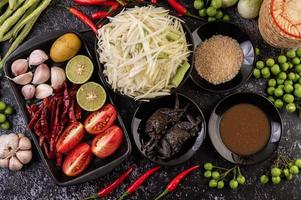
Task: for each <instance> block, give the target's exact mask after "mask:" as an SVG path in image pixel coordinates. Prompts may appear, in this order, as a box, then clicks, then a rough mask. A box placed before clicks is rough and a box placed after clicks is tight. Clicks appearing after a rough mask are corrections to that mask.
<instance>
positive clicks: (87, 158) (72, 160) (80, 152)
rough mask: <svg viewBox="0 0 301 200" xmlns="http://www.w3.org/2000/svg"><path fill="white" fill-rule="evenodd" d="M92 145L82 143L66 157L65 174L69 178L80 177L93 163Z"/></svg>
mask: <svg viewBox="0 0 301 200" xmlns="http://www.w3.org/2000/svg"><path fill="white" fill-rule="evenodd" d="M92 157H93V154H92V153H91V147H90V145H88V144H86V143H80V144H79V145H77V146H76V147H75V148H74V149H73V150H72V151H71V152H70V153H69V154H68V155H67V157H66V159H65V160H64V163H63V172H64V174H66V175H67V176H78V175H79V174H80V173H82V172H83V171H84V170H85V169H86V168H87V167H88V165H89V163H90V162H91V161H92Z"/></svg>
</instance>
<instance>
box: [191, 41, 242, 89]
mask: <svg viewBox="0 0 301 200" xmlns="http://www.w3.org/2000/svg"><path fill="white" fill-rule="evenodd" d="M220 55H224V56H223V57H221V56H220ZM243 58H244V55H243V52H242V49H241V48H240V46H239V44H238V42H237V41H236V40H234V39H232V38H231V37H228V36H222V35H214V36H212V37H211V38H209V39H208V40H205V41H204V42H202V43H201V44H200V46H199V47H197V49H196V54H195V68H196V70H197V72H198V74H199V75H200V76H201V77H202V78H204V79H205V80H206V81H208V82H210V83H212V84H214V85H218V84H222V83H225V82H228V81H230V80H232V79H233V78H234V77H235V76H236V75H237V74H238V72H239V70H240V67H241V64H242V62H243Z"/></svg>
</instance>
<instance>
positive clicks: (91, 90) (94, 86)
mask: <svg viewBox="0 0 301 200" xmlns="http://www.w3.org/2000/svg"><path fill="white" fill-rule="evenodd" d="M106 98H107V94H106V92H105V90H104V88H103V87H102V86H101V85H99V84H98V83H95V82H88V83H85V84H84V85H82V86H81V87H80V88H79V89H78V91H77V94H76V100H77V103H78V105H79V106H80V107H81V108H82V109H84V110H86V111H89V112H93V111H96V110H98V109H100V108H101V107H102V106H103V105H104V103H105V102H106Z"/></svg>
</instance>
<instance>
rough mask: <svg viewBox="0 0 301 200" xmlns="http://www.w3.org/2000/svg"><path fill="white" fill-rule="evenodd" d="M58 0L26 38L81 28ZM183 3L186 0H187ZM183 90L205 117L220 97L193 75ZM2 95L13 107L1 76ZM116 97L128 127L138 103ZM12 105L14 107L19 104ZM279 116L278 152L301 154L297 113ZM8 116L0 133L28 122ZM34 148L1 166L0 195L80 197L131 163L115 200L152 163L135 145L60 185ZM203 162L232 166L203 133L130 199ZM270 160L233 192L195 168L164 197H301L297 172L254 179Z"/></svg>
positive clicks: (245, 25)
mask: <svg viewBox="0 0 301 200" xmlns="http://www.w3.org/2000/svg"><path fill="white" fill-rule="evenodd" d="M59 2H60V1H58V0H54V1H53V4H52V6H50V7H49V8H48V9H47V11H46V12H44V13H43V15H42V17H41V18H40V19H39V21H38V22H37V24H36V26H35V27H34V29H33V31H32V32H31V34H30V36H29V38H32V37H34V36H36V35H39V34H42V33H44V32H48V31H52V30H60V29H65V28H72V29H82V28H85V27H84V25H83V24H82V23H81V22H79V21H78V20H76V19H75V18H74V17H73V16H71V15H70V14H68V12H66V10H63V9H62V8H60V7H57V6H56V5H55V4H56V3H59ZM61 2H63V1H61ZM64 2H67V3H70V2H71V1H70V0H68V1H64ZM183 2H189V1H188V0H186V1H183ZM82 9H84V8H82ZM95 9H96V8H89V9H84V10H85V11H87V12H91V11H92V10H95ZM229 12H230V13H232V14H231V15H232V16H233V18H234V20H233V21H234V22H235V23H236V24H238V25H239V26H240V27H242V29H244V30H245V31H246V32H247V33H249V34H250V35H251V36H252V39H253V40H254V42H255V44H256V45H258V46H259V47H260V48H261V50H262V51H264V52H265V53H266V55H265V56H273V55H274V54H275V53H276V52H278V51H277V50H275V49H272V48H270V47H269V46H268V45H266V44H264V42H263V41H262V40H261V38H260V36H259V33H258V29H257V24H256V21H252V20H251V21H250V20H242V19H240V18H239V16H238V15H237V14H236V12H235V9H233V10H230V11H229ZM184 19H185V20H186V21H187V23H188V24H189V26H190V27H191V29H192V30H194V29H195V28H196V27H198V26H199V25H201V23H200V22H197V21H192V20H190V19H187V18H184ZM85 38H86V39H87V41H89V42H90V44H91V45H90V46H91V50H93V49H92V48H93V41H94V39H93V37H92V35H91V34H86V35H85ZM5 48H6V45H4V46H3V45H2V46H0V53H1V54H2V53H3V51H4V50H3V49H5ZM263 88H265V83H264V82H263V81H258V80H254V79H253V78H251V80H250V81H249V82H248V83H246V84H245V85H244V86H243V87H242V88H240V89H239V91H252V92H258V93H260V94H264V91H263ZM181 92H183V93H185V94H187V95H188V96H190V97H191V98H192V99H194V100H195V101H196V102H197V103H198V104H199V105H200V107H201V108H202V109H203V111H204V114H205V116H206V118H207V119H208V117H209V115H210V111H211V110H212V108H213V107H214V105H215V104H216V103H217V102H218V101H219V100H220V99H221V98H222V97H223V96H224V95H212V94H209V93H207V92H205V91H202V90H200V89H199V88H197V87H196V86H195V85H194V84H193V83H192V82H191V80H188V82H187V83H186V84H185V85H184V86H183V88H182V89H181ZM1 100H4V101H5V102H8V103H10V104H12V105H14V106H15V107H16V103H15V100H14V98H13V96H12V94H11V92H10V90H9V87H8V84H7V81H6V80H5V79H4V78H1ZM114 100H115V102H116V103H117V106H118V107H119V109H120V112H121V114H122V117H123V119H124V121H125V123H126V125H127V127H128V128H129V125H130V119H131V117H132V114H133V111H134V109H135V106H136V105H135V104H134V103H130V102H126V100H125V99H122V98H120V97H114ZM16 109H17V110H18V108H16ZM281 115H282V117H283V119H284V128H285V131H284V134H283V138H282V141H281V144H280V148H279V152H281V153H287V154H288V155H290V156H292V157H301V152H300V149H301V134H300V131H301V123H300V119H299V118H298V117H297V116H296V114H287V113H286V112H283V111H282V112H281ZM12 121H13V124H14V128H13V130H11V131H1V134H6V133H9V132H14V131H24V130H25V127H26V125H25V123H24V120H23V119H22V117H21V115H20V112H18V111H17V114H16V115H14V117H13V118H12ZM34 153H35V154H34V159H33V161H32V162H31V163H30V164H29V165H27V166H26V167H25V168H24V169H23V170H22V171H19V172H10V171H8V170H6V169H0V199H7V200H8V199H16V200H23V199H24V200H25V199H82V198H83V197H86V196H88V195H90V194H92V193H94V192H95V191H96V190H97V188H100V187H103V186H105V185H106V184H108V183H110V182H111V181H112V180H115V178H117V177H118V175H119V174H120V173H121V172H122V171H124V170H125V169H127V168H128V167H129V166H130V165H133V166H135V171H134V173H133V174H132V175H131V177H130V179H128V180H127V181H126V182H125V184H123V185H122V186H121V187H120V188H118V190H117V191H116V192H115V193H113V194H112V195H111V196H110V197H108V198H106V199H109V200H113V199H116V198H117V197H119V196H120V195H121V194H122V192H123V191H124V190H125V189H126V187H127V185H128V184H129V183H130V182H132V181H134V180H135V179H136V178H137V177H138V176H139V175H140V174H141V173H143V172H144V171H145V170H147V169H149V168H151V167H153V166H154V164H152V163H151V162H149V161H148V160H146V159H144V158H143V157H141V156H140V155H139V154H138V153H137V151H136V150H135V147H134V150H133V153H132V155H131V156H130V157H129V158H128V159H127V161H126V162H124V163H123V164H122V165H121V166H119V167H117V168H116V169H114V170H113V171H112V172H111V173H110V174H108V175H107V176H104V177H102V178H98V179H96V180H94V181H90V182H87V183H84V184H80V185H75V186H69V187H59V186H57V185H55V184H54V183H53V181H52V180H51V178H50V177H49V176H48V174H47V171H46V169H45V167H44V165H43V163H42V162H41V159H40V158H39V156H38V154H37V152H36V151H35V152H34ZM206 161H212V162H214V163H217V164H220V165H223V166H231V165H229V163H227V162H226V161H224V160H223V159H222V158H221V157H220V156H219V155H218V154H217V153H216V152H215V151H214V148H213V147H212V145H211V143H210V141H209V139H208V138H207V139H206V141H205V144H204V145H203V146H202V147H201V148H200V150H199V151H198V152H197V154H196V155H195V156H194V157H193V158H192V159H191V160H190V161H189V162H187V163H185V164H183V165H180V166H176V167H169V168H163V169H162V170H161V171H160V172H159V173H156V174H155V175H154V176H152V177H151V178H150V179H149V181H148V182H147V183H145V184H144V185H143V186H142V187H141V188H140V189H139V190H138V191H137V193H136V194H135V195H133V196H132V197H130V199H135V200H136V199H141V200H142V199H146V200H149V199H153V198H154V197H155V196H156V195H157V194H158V193H159V192H160V191H162V190H163V188H164V187H165V185H166V184H167V183H168V182H169V180H170V179H171V178H172V177H174V176H175V175H176V174H177V173H178V172H180V171H181V170H183V169H184V168H186V167H189V166H191V165H193V164H203V163H204V162H206ZM271 163H272V158H271V159H270V160H268V161H266V162H264V163H262V164H259V165H256V166H250V167H243V168H242V170H243V172H244V173H245V175H246V177H247V184H246V185H245V186H242V187H240V188H239V189H238V190H235V191H232V190H230V189H228V188H225V189H224V190H213V189H209V188H208V186H207V180H206V179H204V178H202V176H201V172H200V171H198V172H194V173H193V174H191V175H190V176H189V177H188V178H187V179H186V180H185V181H183V183H182V184H181V186H180V187H179V188H178V189H177V190H176V191H175V192H174V193H173V194H171V195H169V196H167V197H166V199H183V200H184V199H187V200H197V199H214V200H217V199H231V200H232V199H242V200H243V199H288V200H290V199H301V194H300V192H301V180H300V177H296V178H295V179H294V180H293V181H290V182H284V183H281V185H279V186H274V185H271V184H269V185H267V186H261V185H260V184H259V183H258V179H259V177H260V175H261V174H262V173H263V172H264V170H267V169H269V166H270V165H271Z"/></svg>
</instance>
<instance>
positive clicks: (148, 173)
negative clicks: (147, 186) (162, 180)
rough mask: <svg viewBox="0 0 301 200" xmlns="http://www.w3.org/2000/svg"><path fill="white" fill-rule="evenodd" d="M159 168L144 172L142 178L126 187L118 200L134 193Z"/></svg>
mask: <svg viewBox="0 0 301 200" xmlns="http://www.w3.org/2000/svg"><path fill="white" fill-rule="evenodd" d="M160 168H161V167H160V166H157V167H154V168H152V169H150V170H148V171H146V172H145V173H144V174H143V175H142V176H140V177H139V178H138V179H137V180H136V181H135V182H134V183H133V184H132V185H130V186H129V187H128V189H127V190H126V192H125V193H123V195H122V196H121V197H120V198H119V199H118V200H122V199H124V198H125V197H127V196H128V195H130V194H132V193H134V192H135V191H136V190H137V189H138V188H139V187H140V186H141V185H142V184H143V183H144V182H145V181H146V180H147V179H148V178H149V177H150V176H151V175H152V174H154V173H155V172H156V171H158V170H159V169H160Z"/></svg>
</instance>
